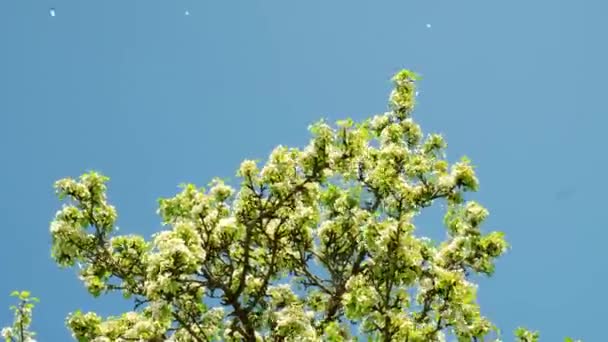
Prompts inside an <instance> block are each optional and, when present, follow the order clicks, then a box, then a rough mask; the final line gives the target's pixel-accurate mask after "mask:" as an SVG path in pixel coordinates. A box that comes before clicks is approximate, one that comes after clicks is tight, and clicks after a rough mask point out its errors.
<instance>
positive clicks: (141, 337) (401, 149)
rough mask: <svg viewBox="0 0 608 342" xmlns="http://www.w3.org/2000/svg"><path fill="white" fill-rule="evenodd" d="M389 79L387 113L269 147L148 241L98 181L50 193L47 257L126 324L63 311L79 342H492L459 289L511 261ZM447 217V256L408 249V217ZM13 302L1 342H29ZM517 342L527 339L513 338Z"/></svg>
mask: <svg viewBox="0 0 608 342" xmlns="http://www.w3.org/2000/svg"><path fill="white" fill-rule="evenodd" d="M417 79H418V76H417V75H416V74H414V73H412V72H410V71H407V70H404V71H401V72H399V73H398V74H397V75H396V76H395V77H394V78H393V81H394V84H395V88H394V90H393V92H392V94H391V96H390V108H389V111H388V112H387V113H384V114H382V115H376V116H374V117H373V118H370V119H368V120H365V121H363V122H360V123H354V122H353V121H352V120H350V119H348V120H342V121H338V122H337V123H336V127H332V126H330V125H328V124H327V123H325V122H323V121H319V122H317V123H316V124H314V125H312V126H311V127H310V131H311V133H312V139H311V140H310V143H309V144H308V146H306V147H305V148H304V149H302V150H300V149H296V148H287V147H283V146H278V147H277V148H275V149H274V151H273V152H272V153H271V154H270V157H269V159H268V161H267V163H266V164H265V165H264V166H262V167H261V169H260V168H259V167H258V164H257V163H256V162H255V161H252V160H246V161H244V162H243V163H242V164H241V166H240V168H239V170H238V171H237V176H238V177H239V178H240V179H241V184H240V188H238V189H233V188H232V187H230V186H229V185H227V184H225V183H224V182H223V181H221V180H219V179H214V180H213V181H212V182H211V183H210V184H209V186H208V189H202V188H197V187H196V186H194V185H192V184H189V185H185V186H184V187H183V190H182V191H181V192H180V193H179V194H177V195H176V196H175V197H173V198H168V199H161V200H160V201H159V209H158V213H159V214H160V216H161V217H162V221H163V223H164V224H165V225H166V226H167V227H168V229H167V230H165V231H162V232H160V233H157V234H155V235H154V236H153V239H152V241H146V240H145V239H144V238H143V237H141V236H137V235H118V234H117V233H116V229H115V226H114V223H115V221H116V217H117V212H116V209H115V208H114V207H113V206H112V205H110V204H109V203H108V201H107V198H106V182H107V180H108V178H107V177H104V176H102V175H100V174H98V173H95V172H90V173H87V174H84V175H82V176H81V177H80V178H79V179H77V180H76V179H70V178H67V179H63V180H60V181H58V182H56V184H55V187H56V189H57V193H58V195H59V197H60V199H66V200H67V202H66V203H65V205H64V206H63V208H62V209H61V210H60V211H58V212H57V215H56V217H55V219H54V220H53V221H52V223H51V229H50V230H51V235H52V241H53V244H52V256H53V258H54V259H55V260H56V262H57V263H58V264H59V265H60V266H63V267H73V266H75V265H76V264H78V265H79V266H80V267H81V270H80V278H81V280H82V281H83V282H84V284H85V286H86V288H87V289H88V291H89V292H90V293H91V294H92V295H93V296H96V297H97V296H100V295H102V294H105V293H108V292H114V291H119V292H121V293H122V294H123V295H124V297H125V298H131V299H132V300H133V301H134V308H133V311H130V312H127V313H125V314H123V315H121V316H118V317H108V318H102V317H100V316H98V315H97V314H95V313H92V312H89V313H83V312H80V311H76V312H75V313H72V314H70V315H69V317H68V318H67V325H68V327H69V329H70V330H71V331H72V335H73V337H74V338H75V339H77V340H78V341H96V342H105V341H199V342H201V341H215V340H224V341H347V340H357V339H358V338H362V337H367V338H370V339H371V340H373V341H409V342H418V341H419V342H427V341H444V340H445V339H446V338H447V337H448V336H455V337H457V338H458V341H488V340H490V339H492V340H493V341H500V332H499V330H498V329H497V328H496V327H495V326H494V325H493V324H492V323H491V322H490V321H489V320H488V319H487V318H485V317H484V316H482V314H481V312H480V308H479V306H478V304H477V301H476V285H475V284H474V283H472V282H471V281H470V275H471V274H484V275H491V274H492V272H493V271H494V260H495V259H496V258H497V257H499V256H500V255H501V254H503V253H504V252H505V251H506V250H507V248H508V245H507V243H506V242H505V240H504V237H503V233H501V232H490V233H483V232H482V231H481V229H480V227H481V224H482V223H483V221H484V220H485V219H486V217H487V216H488V211H487V210H486V209H484V208H483V207H482V206H481V205H480V204H478V203H476V202H474V201H466V200H465V198H464V194H465V192H470V191H475V190H477V188H478V181H477V178H476V177H475V173H474V170H473V167H472V166H471V164H470V162H469V160H468V159H466V158H463V159H462V160H461V161H460V162H457V163H455V164H453V165H449V163H448V162H447V161H446V159H445V155H444V150H445V148H446V144H445V142H444V140H443V138H442V136H441V135H438V134H431V135H428V136H423V134H422V132H421V129H420V127H419V126H418V125H417V124H416V123H415V122H414V121H413V120H412V118H411V113H412V110H413V109H414V103H415V94H416V88H415V80H417ZM436 201H443V202H444V203H445V205H446V213H445V218H444V224H445V226H446V230H447V237H446V240H445V241H443V242H441V243H435V242H433V241H431V240H429V239H426V238H424V237H419V236H418V235H417V232H416V230H415V226H414V224H413V219H414V217H415V216H416V215H417V214H418V213H419V212H420V211H421V210H422V209H423V208H425V207H428V206H430V205H432V204H433V203H434V202H436ZM28 298H29V297H28V296H20V299H21V301H22V304H21V305H20V306H19V307H18V309H16V311H15V312H16V313H15V315H16V320H15V322H16V323H15V325H13V327H11V328H6V329H5V330H3V335H4V337H5V338H6V340H7V341H27V340H28V338H30V335H31V334H30V333H29V332H27V327H28V325H29V322H30V318H31V304H30V303H29V302H28V300H29V299H28ZM515 335H516V338H517V340H518V341H528V342H530V341H536V340H537V339H538V333H535V332H530V331H527V330H525V329H521V328H520V329H518V330H517V331H516V333H515Z"/></svg>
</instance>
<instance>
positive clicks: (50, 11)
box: [49, 8, 55, 17]
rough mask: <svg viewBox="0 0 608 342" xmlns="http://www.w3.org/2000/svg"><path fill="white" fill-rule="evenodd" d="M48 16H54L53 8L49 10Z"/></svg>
mask: <svg viewBox="0 0 608 342" xmlns="http://www.w3.org/2000/svg"><path fill="white" fill-rule="evenodd" d="M49 14H50V15H51V17H54V16H55V9H54V8H51V9H50V10H49Z"/></svg>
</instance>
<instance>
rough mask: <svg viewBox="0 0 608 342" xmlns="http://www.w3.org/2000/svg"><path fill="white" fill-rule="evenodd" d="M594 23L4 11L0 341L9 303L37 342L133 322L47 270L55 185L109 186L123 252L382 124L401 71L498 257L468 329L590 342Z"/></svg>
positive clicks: (304, 7)
mask: <svg viewBox="0 0 608 342" xmlns="http://www.w3.org/2000/svg"><path fill="white" fill-rule="evenodd" d="M51 9H54V15H51ZM186 13H187V14H186ZM606 13H608V2H606V1H600V0H577V1H575V0H570V1H559V0H535V1H529V0H509V1H496V0H460V1H454V0H449V1H448V0H443V1H442V0H424V1H423V0H418V1H410V0H399V1H352V0H351V1H338V0H332V1H314V0H309V1H284V0H281V1H279V0H276V1H271V0H265V1H252V0H248V1H203V0H199V1H194V0H191V1H186V0H172V1H164V0H163V1H161V0H139V1H137V0H129V1H125V0H103V1H101V0H97V1H76V0H45V1H39V0H3V1H2V6H1V11H0V189H1V190H0V191H2V196H0V214H1V216H2V223H1V224H2V233H3V239H2V241H3V243H2V248H0V272H1V276H0V277H1V279H2V281H0V323H1V324H5V323H8V322H9V321H10V320H11V318H10V312H9V311H8V306H9V305H10V304H9V303H10V302H11V298H9V297H8V295H9V293H10V292H11V290H13V289H29V290H31V291H32V292H33V294H34V295H36V296H38V297H40V298H41V302H40V304H39V305H38V306H37V308H36V309H35V317H34V320H35V323H34V328H35V329H36V330H37V331H38V332H39V340H40V341H67V340H69V335H68V332H67V329H66V328H65V327H64V318H65V316H66V315H67V314H68V313H69V312H70V311H74V310H76V309H82V310H85V311H88V310H94V311H97V312H99V313H101V314H104V315H107V314H118V313H120V312H121V310H125V309H127V308H128V307H129V303H127V302H126V301H123V300H121V299H117V298H110V299H108V298H104V297H102V298H101V299H92V298H91V297H89V295H88V294H87V293H86V291H85V289H84V287H83V285H82V284H81V283H80V281H79V280H78V279H77V277H76V272H75V271H74V270H61V269H59V268H58V267H57V266H56V265H55V264H54V263H53V261H52V260H51V259H50V235H49V230H48V229H49V228H48V227H49V222H50V220H51V219H52V217H53V215H54V213H55V211H56V210H58V209H59V208H60V203H59V201H58V200H57V199H56V198H55V196H54V194H53V189H52V184H53V182H54V181H55V180H57V179H60V178H63V177H67V176H73V177H76V176H78V175H80V174H81V173H83V172H85V171H87V170H91V169H93V170H98V171H100V172H102V173H104V174H106V175H108V176H109V177H111V181H110V183H109V198H110V200H111V202H112V203H113V204H114V205H116V207H117V209H118V211H119V222H118V225H119V226H120V227H121V231H122V232H126V233H139V234H144V235H145V236H146V237H149V236H150V235H151V234H152V233H154V232H156V231H158V229H159V228H160V219H159V217H157V216H156V214H155V210H156V204H157V203H156V200H157V198H159V197H168V196H172V195H174V194H176V193H177V192H178V188H177V185H178V184H179V183H182V182H193V183H196V184H197V185H201V186H203V185H206V184H207V183H208V182H209V181H210V180H211V178H213V177H215V176H219V177H233V176H234V172H235V170H236V168H237V167H238V165H239V163H240V161H241V160H242V159H245V158H251V159H255V158H262V159H263V158H265V157H266V156H267V155H268V153H269V152H270V151H271V149H272V148H273V147H274V146H276V145H278V144H283V145H288V146H300V147H301V146H303V145H304V144H305V143H306V142H307V141H308V139H309V135H308V132H307V130H306V127H307V125H308V124H310V123H311V122H313V121H316V120H317V119H319V118H321V117H326V118H328V119H330V120H331V121H334V120H336V119H340V118H345V117H348V116H350V117H353V118H354V119H356V120H362V119H364V118H366V117H368V116H370V115H373V114H376V113H380V112H383V111H385V110H386V106H387V96H388V93H389V91H390V89H391V84H390V82H389V79H390V77H391V76H392V75H393V74H394V73H395V72H396V71H397V70H399V69H401V68H408V69H412V70H414V71H416V72H418V73H420V74H422V76H423V78H424V79H423V81H421V82H420V96H419V106H418V109H417V110H416V112H415V114H414V117H415V119H416V120H417V121H418V122H419V123H420V124H421V125H422V128H423V130H424V131H425V132H427V133H430V132H439V133H443V134H444V135H445V136H446V138H447V142H448V157H449V159H450V160H455V159H457V158H459V157H460V156H461V155H464V154H466V155H467V156H469V157H470V158H471V159H472V161H473V163H474V164H475V165H476V166H477V172H478V176H479V179H480V182H481V190H480V192H479V193H477V194H476V195H474V196H473V197H471V198H473V199H475V200H478V201H480V202H481V203H482V204H483V205H484V206H486V207H487V208H488V209H489V210H490V213H491V217H490V219H489V220H488V222H487V224H486V225H485V228H486V229H487V230H495V229H498V230H503V231H505V232H506V235H507V239H508V241H509V242H510V243H511V245H512V250H511V251H510V252H509V254H507V255H506V256H504V257H503V258H501V259H500V260H499V262H498V265H497V272H496V274H495V276H494V277H492V278H489V279H483V280H482V281H481V284H480V289H479V298H480V302H481V305H482V310H483V313H485V314H486V315H487V316H489V317H490V318H491V319H492V320H493V321H494V322H495V323H496V324H498V325H499V326H500V327H501V328H503V331H504V332H505V333H506V334H505V336H506V337H507V338H506V340H510V339H511V336H512V335H511V331H512V330H513V329H514V328H515V327H516V326H518V325H522V324H523V325H526V326H529V327H530V328H533V329H539V330H541V334H542V335H541V337H542V338H543V340H544V341H558V340H561V338H563V337H564V336H566V335H573V336H575V337H581V338H584V339H585V340H586V341H603V340H605V333H604V331H603V330H604V329H603V328H604V327H603V324H604V320H605V318H604V316H605V307H606V306H607V304H608V299H607V298H606V297H605V296H604V295H603V291H604V289H605V288H606V282H607V281H608V270H607V269H606V252H605V251H606V247H605V246H606V245H605V244H606V240H607V239H608V231H607V230H606V228H608V227H607V226H606V220H605V216H604V215H605V214H606V209H605V208H604V205H606V204H605V203H606V200H605V194H606V192H607V190H608V186H607V185H606V184H607V183H603V182H602V181H601V180H602V177H604V176H605V174H606V167H607V166H608V165H607V164H608V156H607V154H606V153H605V148H604V147H605V146H606V143H605V142H604V138H603V133H605V131H606V126H607V124H608V121H607V119H606V111H607V109H606V102H605V101H606V94H605V91H606V83H605V80H606V79H607V78H608V67H607V66H606V61H607V60H608V48H607V45H606V34H607V33H608V21H606ZM428 24H430V27H429V25H428ZM603 146H604V147H603ZM433 210H435V209H432V210H431V213H434V214H432V215H430V216H428V217H427V218H425V217H424V216H423V219H422V220H421V221H420V222H421V223H420V226H419V229H420V231H421V232H424V231H425V230H428V231H429V234H431V235H432V234H433V233H432V232H433V231H435V232H437V231H438V230H437V229H439V228H440V225H441V218H440V217H439V215H438V213H439V211H438V210H435V211H433Z"/></svg>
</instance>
